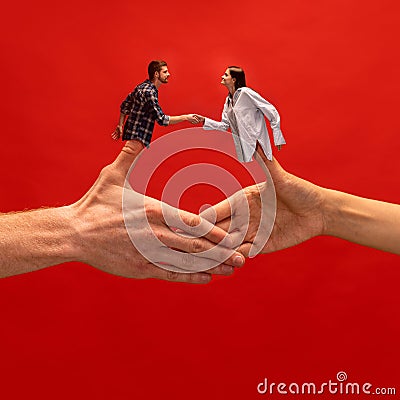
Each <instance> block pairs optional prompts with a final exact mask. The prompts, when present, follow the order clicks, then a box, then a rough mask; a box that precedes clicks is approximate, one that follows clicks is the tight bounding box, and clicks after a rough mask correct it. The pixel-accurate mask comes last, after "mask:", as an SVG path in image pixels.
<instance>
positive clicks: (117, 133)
mask: <svg viewBox="0 0 400 400" xmlns="http://www.w3.org/2000/svg"><path fill="white" fill-rule="evenodd" d="M121 135H122V126H121V125H117V127H116V128H115V131H114V132H112V133H111V137H112V138H113V139H114V140H118V139H119V138H120V137H121Z"/></svg>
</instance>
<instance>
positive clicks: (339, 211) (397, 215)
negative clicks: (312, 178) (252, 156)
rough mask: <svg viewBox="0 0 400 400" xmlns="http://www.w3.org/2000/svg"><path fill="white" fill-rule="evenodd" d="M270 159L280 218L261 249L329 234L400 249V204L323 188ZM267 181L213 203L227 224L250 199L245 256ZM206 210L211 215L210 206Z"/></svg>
mask: <svg viewBox="0 0 400 400" xmlns="http://www.w3.org/2000/svg"><path fill="white" fill-rule="evenodd" d="M266 165H267V168H268V169H269V172H270V173H271V177H272V179H273V182H274V185H275V191H276V200H277V203H276V217H275V224H274V226H273V229H272V233H271V236H270V237H269V240H268V242H267V243H266V244H265V246H264V247H263V248H262V249H261V253H271V252H274V251H278V250H282V249H285V248H288V247H292V246H295V245H297V244H299V243H302V242H304V241H306V240H308V239H311V238H313V237H315V236H320V235H330V236H335V237H338V238H341V239H344V240H348V241H350V242H353V243H358V244H361V245H364V246H368V247H373V248H376V249H379V250H383V251H388V252H392V253H395V254H400V239H399V238H400V205H397V204H390V203H385V202H382V201H376V200H370V199H365V198H362V197H358V196H353V195H351V194H347V193H343V192H338V191H334V190H330V189H325V188H322V187H320V186H317V185H314V184H312V183H310V182H308V181H306V180H304V179H301V178H298V177H297V176H295V175H292V174H290V173H288V172H286V171H285V170H284V169H283V168H282V167H281V166H280V165H279V163H278V162H277V161H276V159H273V160H272V161H266ZM266 187H267V186H266V185H264V184H262V185H259V186H250V187H247V188H245V189H244V190H243V191H242V192H238V193H236V194H235V195H233V196H232V197H231V204H232V207H230V206H229V202H228V201H227V200H224V201H223V202H221V203H219V204H217V205H215V206H214V207H213V209H214V210H215V211H216V213H217V221H219V223H218V226H220V227H221V228H223V229H226V230H228V228H229V225H230V223H231V214H232V215H234V214H235V215H236V216H239V215H240V210H241V209H243V208H244V206H246V204H248V206H249V209H250V219H249V221H247V222H246V221H245V223H241V224H240V225H241V226H243V229H245V231H244V232H245V233H246V236H245V239H244V240H243V243H242V244H241V246H240V247H239V249H238V250H239V251H240V252H242V253H243V254H245V255H246V256H247V255H249V253H250V250H251V248H252V246H253V245H254V241H255V237H256V233H257V230H258V228H259V226H260V225H261V226H262V224H263V222H264V221H262V220H261V201H260V198H261V195H262V193H263V191H264V190H266ZM243 199H245V201H244V204H243ZM201 215H202V216H203V217H204V218H207V219H208V218H210V216H211V215H212V212H211V209H210V210H206V211H205V212H204V213H202V214H201ZM233 221H234V219H233ZM246 223H247V225H246ZM236 226H237V224H236ZM247 227H248V228H249V229H248V231H247V232H246V228H247Z"/></svg>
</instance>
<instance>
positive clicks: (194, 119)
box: [186, 114, 205, 125]
mask: <svg viewBox="0 0 400 400" xmlns="http://www.w3.org/2000/svg"><path fill="white" fill-rule="evenodd" d="M186 119H187V121H188V122H190V123H192V124H194V125H195V124H200V123H203V122H204V120H205V117H203V116H202V115H199V114H186Z"/></svg>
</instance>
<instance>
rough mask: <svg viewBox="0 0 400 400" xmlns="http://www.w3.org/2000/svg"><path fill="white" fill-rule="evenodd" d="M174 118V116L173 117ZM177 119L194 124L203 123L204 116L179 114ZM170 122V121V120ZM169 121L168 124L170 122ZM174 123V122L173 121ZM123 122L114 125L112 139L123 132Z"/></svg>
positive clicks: (118, 136) (117, 137)
mask: <svg viewBox="0 0 400 400" xmlns="http://www.w3.org/2000/svg"><path fill="white" fill-rule="evenodd" d="M174 118H176V117H174ZM178 119H180V120H178V121H177V122H184V121H187V122H190V123H191V124H193V125H196V124H202V123H204V121H205V119H206V118H205V117H203V116H202V115H199V114H184V115H182V116H180V117H178ZM170 123H171V122H170ZM170 123H169V124H170ZM175 123H176V122H175ZM123 126H124V125H123V123H122V124H121V122H120V123H119V124H118V125H117V126H116V128H115V130H114V131H113V132H112V133H111V137H112V138H113V139H114V140H118V139H119V138H120V137H121V136H122V132H123Z"/></svg>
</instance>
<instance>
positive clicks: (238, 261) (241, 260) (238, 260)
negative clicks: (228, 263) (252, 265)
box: [233, 256, 244, 267]
mask: <svg viewBox="0 0 400 400" xmlns="http://www.w3.org/2000/svg"><path fill="white" fill-rule="evenodd" d="M233 263H234V264H235V265H236V266H237V267H240V266H241V265H243V264H244V258H243V257H242V256H235V257H234V258H233Z"/></svg>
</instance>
